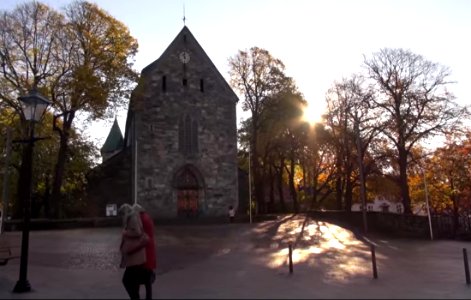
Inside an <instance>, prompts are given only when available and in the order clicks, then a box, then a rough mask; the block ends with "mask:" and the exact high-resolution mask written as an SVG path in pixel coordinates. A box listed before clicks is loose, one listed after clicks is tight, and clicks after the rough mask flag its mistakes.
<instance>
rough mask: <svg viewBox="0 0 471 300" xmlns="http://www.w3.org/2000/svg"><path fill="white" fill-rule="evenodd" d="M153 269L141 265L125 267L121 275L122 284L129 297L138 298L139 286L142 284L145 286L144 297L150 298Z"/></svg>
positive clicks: (148, 299)
mask: <svg viewBox="0 0 471 300" xmlns="http://www.w3.org/2000/svg"><path fill="white" fill-rule="evenodd" d="M152 282H153V271H152V270H149V269H146V268H144V267H143V266H131V267H127V268H126V270H125V271H124V275H123V285H124V288H125V289H126V291H127V292H128V295H129V297H130V298H131V299H132V300H134V299H140V295H139V287H140V285H141V284H143V285H144V286H145V288H146V299H147V300H150V299H152Z"/></svg>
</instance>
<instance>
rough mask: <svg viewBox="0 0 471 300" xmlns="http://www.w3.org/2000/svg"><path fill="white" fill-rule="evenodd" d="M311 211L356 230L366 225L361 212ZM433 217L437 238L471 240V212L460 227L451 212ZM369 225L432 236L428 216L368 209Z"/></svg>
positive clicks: (400, 233) (415, 235) (390, 231)
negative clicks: (369, 210)
mask: <svg viewBox="0 0 471 300" xmlns="http://www.w3.org/2000/svg"><path fill="white" fill-rule="evenodd" d="M309 214H310V215H311V216H312V217H313V218H316V219H320V220H322V219H323V220H326V221H331V222H335V223H337V224H339V225H344V226H347V227H350V228H351V229H353V230H359V231H361V230H362V228H363V216H362V213H361V212H345V211H310V212H309ZM431 220H432V230H433V236H434V238H436V239H449V238H456V239H465V240H471V217H470V216H469V215H467V216H464V215H461V216H459V217H458V219H457V221H458V222H457V224H458V225H457V227H456V229H455V225H454V221H453V216H451V215H438V214H436V215H432V218H431ZM367 226H368V231H371V232H382V233H387V234H391V235H396V236H401V237H413V238H430V228H429V223H428V218H427V216H417V215H404V214H395V213H383V212H368V213H367Z"/></svg>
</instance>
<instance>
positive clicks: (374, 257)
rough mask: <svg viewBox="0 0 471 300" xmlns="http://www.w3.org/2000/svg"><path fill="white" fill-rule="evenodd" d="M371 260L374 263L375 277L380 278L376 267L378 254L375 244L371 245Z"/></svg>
mask: <svg viewBox="0 0 471 300" xmlns="http://www.w3.org/2000/svg"><path fill="white" fill-rule="evenodd" d="M371 262H372V263H373V278H374V279H377V278H378V270H377V269H376V254H375V246H374V245H371Z"/></svg>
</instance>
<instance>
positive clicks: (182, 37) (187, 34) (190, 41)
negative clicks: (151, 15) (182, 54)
mask: <svg viewBox="0 0 471 300" xmlns="http://www.w3.org/2000/svg"><path fill="white" fill-rule="evenodd" d="M183 41H185V42H183ZM184 43H185V45H188V46H189V45H192V46H193V47H194V50H195V51H196V52H197V54H198V55H200V58H201V59H203V60H204V61H205V63H206V65H208V66H210V68H211V69H212V71H213V72H214V73H215V74H216V78H215V79H216V80H217V81H219V83H220V84H221V86H222V87H223V88H224V89H225V91H226V93H228V95H229V96H230V98H232V100H233V101H234V102H235V103H237V102H238V101H239V98H238V96H237V95H236V93H235V92H234V91H233V90H232V88H231V86H230V85H229V84H228V83H227V81H226V79H225V78H224V76H222V74H221V73H220V72H219V70H218V69H217V68H216V66H215V65H214V63H213V62H212V61H211V59H210V58H209V56H208V55H207V54H206V51H204V49H203V47H201V45H200V44H199V43H198V41H197V40H196V38H195V37H194V36H193V34H192V33H191V31H190V29H188V27H187V26H186V25H184V26H183V28H182V30H181V31H180V32H179V33H178V34H177V36H176V37H175V38H174V39H173V41H172V42H171V43H170V45H169V46H168V47H167V49H165V51H164V52H163V53H162V55H161V56H160V57H159V58H158V59H156V60H155V61H154V62H152V63H150V64H149V65H148V66H146V67H145V68H144V69H142V71H141V76H148V75H149V74H150V73H151V72H152V71H153V70H156V69H159V68H160V65H161V63H162V61H163V60H165V59H167V58H168V56H169V55H171V53H172V52H174V50H175V49H178V48H181V47H182V45H183V44H184Z"/></svg>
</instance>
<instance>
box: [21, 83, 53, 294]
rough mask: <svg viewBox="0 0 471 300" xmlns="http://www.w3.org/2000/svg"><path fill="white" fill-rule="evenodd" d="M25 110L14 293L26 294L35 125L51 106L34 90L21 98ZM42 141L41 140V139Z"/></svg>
mask: <svg viewBox="0 0 471 300" xmlns="http://www.w3.org/2000/svg"><path fill="white" fill-rule="evenodd" d="M18 100H20V102H21V107H22V109H23V115H24V118H25V120H26V121H27V122H28V123H29V124H28V130H27V133H28V138H27V139H26V140H25V141H24V142H25V143H26V148H25V150H24V152H23V160H22V163H21V172H20V179H19V182H20V184H23V185H24V187H25V188H24V189H21V190H20V193H19V199H20V200H21V202H22V205H23V226H22V236H21V256H20V277H19V279H18V281H17V283H16V285H15V287H14V288H13V292H14V293H24V292H29V291H31V286H30V284H29V281H28V279H27V271H28V247H29V221H30V217H31V216H30V214H31V189H32V171H33V148H34V142H35V141H36V140H37V139H35V137H34V123H35V122H39V121H40V120H41V118H42V116H43V115H44V112H45V111H46V109H47V107H48V105H49V104H50V102H49V100H47V99H46V98H45V97H44V96H42V95H41V94H39V93H38V91H37V90H36V89H33V90H32V91H31V92H30V93H29V95H27V96H22V97H19V98H18ZM39 139H40V138H39Z"/></svg>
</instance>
